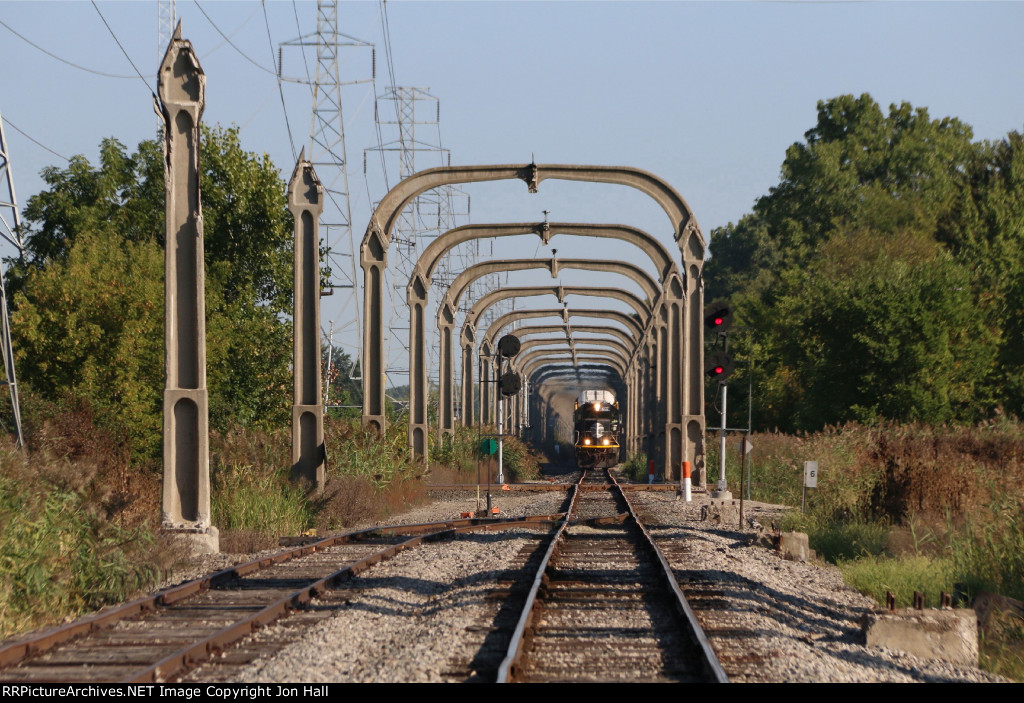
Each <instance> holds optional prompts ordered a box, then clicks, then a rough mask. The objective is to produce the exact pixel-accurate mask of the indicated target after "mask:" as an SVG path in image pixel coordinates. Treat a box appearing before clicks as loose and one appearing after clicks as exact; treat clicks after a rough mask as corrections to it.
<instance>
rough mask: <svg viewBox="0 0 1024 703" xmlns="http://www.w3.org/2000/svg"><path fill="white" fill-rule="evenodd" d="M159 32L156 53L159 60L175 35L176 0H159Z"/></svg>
mask: <svg viewBox="0 0 1024 703" xmlns="http://www.w3.org/2000/svg"><path fill="white" fill-rule="evenodd" d="M156 13H157V34H156V55H157V60H159V59H162V58H163V56H164V52H166V51H167V46H168V45H169V44H170V43H171V37H172V36H173V35H174V23H175V19H176V12H175V7H174V0H157V8H156Z"/></svg>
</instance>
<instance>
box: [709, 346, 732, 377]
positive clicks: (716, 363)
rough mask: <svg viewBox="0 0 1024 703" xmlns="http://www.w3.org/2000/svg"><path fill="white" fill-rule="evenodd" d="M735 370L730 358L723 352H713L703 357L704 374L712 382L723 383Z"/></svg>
mask: <svg viewBox="0 0 1024 703" xmlns="http://www.w3.org/2000/svg"><path fill="white" fill-rule="evenodd" d="M735 368H736V364H735V362H733V360H732V357H730V356H729V355H728V354H726V353H725V352H722V351H714V352H711V353H710V354H706V355H705V356H704V374H705V375H706V376H707V377H708V378H710V379H711V380H713V381H724V380H725V379H727V378H728V377H729V375H730V374H732V372H733V370H735Z"/></svg>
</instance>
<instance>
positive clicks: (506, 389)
mask: <svg viewBox="0 0 1024 703" xmlns="http://www.w3.org/2000/svg"><path fill="white" fill-rule="evenodd" d="M521 387H522V382H521V381H520V380H519V374H517V373H516V372H515V371H508V372H506V373H503V374H502V375H501V378H499V379H498V390H499V391H500V392H501V394H502V395H515V394H516V393H518V392H519V389H520V388H521Z"/></svg>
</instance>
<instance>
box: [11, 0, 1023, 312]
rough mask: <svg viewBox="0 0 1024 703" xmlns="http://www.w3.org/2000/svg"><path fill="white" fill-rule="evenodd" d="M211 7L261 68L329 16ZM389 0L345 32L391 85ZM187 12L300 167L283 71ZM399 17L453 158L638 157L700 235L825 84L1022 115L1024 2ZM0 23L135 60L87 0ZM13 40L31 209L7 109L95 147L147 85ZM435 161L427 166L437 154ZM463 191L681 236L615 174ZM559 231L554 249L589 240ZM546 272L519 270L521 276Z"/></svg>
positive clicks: (519, 216) (491, 211) (213, 70)
mask: <svg viewBox="0 0 1024 703" xmlns="http://www.w3.org/2000/svg"><path fill="white" fill-rule="evenodd" d="M200 4H201V6H202V9H204V10H206V12H207V13H208V14H209V15H210V17H211V18H212V20H213V22H214V23H216V25H217V27H219V28H220V30H221V31H223V32H224V33H225V34H228V35H229V36H231V39H232V42H233V43H234V44H235V45H236V46H237V47H238V49H240V50H241V51H242V52H244V53H245V54H246V55H248V56H249V57H250V58H252V59H254V60H255V61H256V62H257V63H259V64H260V65H262V66H263V67H265V68H270V67H271V66H272V63H273V61H274V60H275V59H276V54H277V44H278V42H281V41H285V40H288V39H292V38H294V37H296V36H297V35H299V34H300V33H302V34H304V33H307V32H310V31H312V30H313V29H314V28H315V15H316V9H315V3H314V2H309V1H303V2H295V3H292V2H284V1H280V2H268V3H267V4H266V13H267V18H268V20H269V30H270V35H271V37H270V39H269V40H268V36H267V32H268V28H267V24H265V21H264V11H263V8H262V6H261V4H260V3H258V2H241V1H240V2H214V1H213V0H206V1H205V2H201V3H200ZM99 8H100V10H101V11H102V13H103V15H104V16H105V17H106V19H107V21H108V22H109V23H110V25H111V27H112V28H113V30H114V32H115V33H116V34H117V37H118V38H119V39H120V40H121V42H122V43H123V44H124V47H125V50H126V51H127V52H128V54H129V55H130V56H131V58H132V60H134V61H135V63H136V64H137V65H138V66H139V68H140V69H141V70H142V72H143V73H144V74H146V75H147V76H151V75H152V74H153V73H155V69H156V66H157V64H158V61H159V55H158V47H157V5H156V3H155V2H101V3H99ZM380 10H381V7H380V5H379V3H377V2H343V3H342V4H341V9H340V25H341V27H340V28H341V31H343V32H346V33H348V34H351V35H353V36H356V37H358V38H360V39H364V40H366V41H368V42H372V43H374V44H376V45H377V47H378V55H377V60H378V76H377V80H378V91H379V92H383V89H384V87H385V86H386V85H387V83H388V78H387V74H386V72H385V71H384V66H385V59H384V41H383V38H382V29H381V27H382V24H381V20H380ZM177 13H178V16H179V17H180V18H181V19H182V22H183V34H184V36H185V37H186V38H188V39H190V40H191V41H192V42H193V44H194V46H195V48H196V50H197V52H198V54H199V57H200V60H201V62H202V65H203V68H204V70H205V72H206V74H207V108H206V113H205V116H204V119H205V120H206V121H208V122H213V123H216V122H219V123H221V124H225V125H227V124H231V123H235V124H238V125H240V126H241V127H242V138H243V144H244V145H245V147H246V148H247V149H250V150H253V151H259V152H263V151H266V152H268V153H269V154H270V155H271V157H272V158H273V159H274V161H275V163H276V164H277V165H278V166H279V167H280V168H281V170H282V171H283V172H284V173H285V175H287V174H288V173H290V171H291V167H292V165H293V157H292V151H291V145H290V144H289V136H288V132H287V130H286V128H285V122H284V116H283V111H282V106H281V100H280V98H279V95H278V88H277V83H276V80H275V78H274V77H273V76H272V75H270V74H268V73H266V72H264V71H263V70H260V69H259V68H257V67H255V66H253V65H252V64H251V63H250V62H249V61H248V60H247V59H246V58H243V57H242V56H241V55H240V54H239V53H238V52H237V51H236V50H235V49H234V48H232V47H231V46H229V45H227V44H226V43H225V42H224V40H223V38H222V37H221V36H220V34H218V32H217V31H216V30H215V29H214V27H213V26H211V23H210V21H208V20H207V19H206V17H204V16H203V14H202V13H201V12H200V10H199V8H198V7H197V5H196V4H195V3H193V2H189V1H186V0H178V3H177ZM387 15H388V19H389V25H390V38H391V49H392V55H393V61H394V63H393V65H394V74H395V81H396V83H397V84H399V85H403V86H417V87H422V88H427V89H429V90H430V92H431V93H432V94H433V95H434V96H436V97H438V98H439V99H440V101H441V139H442V140H443V144H444V146H445V147H446V148H449V149H451V154H452V163H454V164H482V163H518V162H528V161H529V160H530V159H531V156H534V157H535V158H536V160H537V162H538V163H545V162H546V163H592V164H623V165H631V166H636V167H640V168H643V169H646V170H649V171H653V172H654V173H656V174H658V175H660V176H662V177H663V178H665V179H666V180H667V181H669V182H670V183H672V184H673V185H674V186H675V188H676V189H677V190H679V192H680V193H682V195H683V196H684V197H685V198H686V199H687V201H688V202H689V204H690V206H691V207H692V208H693V210H694V211H695V212H696V215H697V218H698V221H699V222H700V223H701V225H702V227H703V229H704V231H705V233H706V234H709V233H710V232H711V230H712V229H713V228H714V227H717V226H721V225H724V224H726V223H727V222H730V221H735V220H737V219H738V218H739V217H741V216H742V215H743V214H744V213H746V212H748V211H749V210H750V208H751V206H752V204H753V202H754V200H755V199H756V198H757V197H758V196H759V195H762V194H764V193H766V192H767V190H768V189H769V188H770V187H771V186H772V185H774V184H775V183H776V182H777V180H778V173H779V166H780V164H781V162H782V159H783V156H784V152H785V149H786V148H787V147H788V146H789V145H790V144H792V143H793V142H795V141H798V140H801V139H802V137H803V133H804V132H805V131H806V130H808V129H809V128H810V127H812V126H813V124H814V122H815V105H816V102H817V101H818V100H821V99H827V98H830V97H834V96H836V95H840V94H843V93H853V94H860V93H863V92H868V93H870V94H871V95H872V96H873V97H874V98H875V99H876V100H877V101H878V102H879V103H881V104H882V105H883V107H886V106H887V105H888V104H890V103H893V102H900V101H908V102H910V103H911V104H913V105H914V106H924V107H927V108H928V109H929V112H930V114H931V115H932V116H933V117H943V116H955V117H958V118H960V119H961V120H963V121H965V122H967V123H968V124H970V125H972V127H973V128H974V134H975V138H978V139H999V138H1001V137H1002V136H1004V135H1005V134H1006V133H1007V132H1008V131H1011V130H1018V131H1020V130H1021V129H1022V127H1024V90H1021V86H1024V41H1022V37H1024V3H1020V2H991V3H987V2H939V3H927V2H878V3H870V2H863V3H862V2H849V3H833V2H814V3H810V2H808V3H803V2H781V3H772V2H765V3H747V2H717V3H703V2H396V1H394V0H392V2H390V3H388V5H387ZM0 20H2V21H3V22H5V23H6V24H8V25H9V26H10V27H11V28H12V29H14V30H16V31H17V32H19V33H21V34H23V35H24V36H25V37H27V38H28V39H30V40H31V41H33V42H35V43H37V44H39V45H40V46H42V47H43V48H45V49H46V50H48V51H50V52H53V53H54V54H57V55H58V56H60V57H61V58H63V59H66V60H67V61H70V62H73V63H76V64H80V65H81V66H84V67H87V68H90V69H93V70H96V71H102V72H107V73H115V74H121V75H130V74H133V70H132V68H131V66H130V65H129V63H128V61H127V60H126V59H125V57H124V55H123V54H122V53H121V51H120V49H119V48H118V47H117V45H116V44H115V42H114V40H113V39H112V38H111V36H110V34H109V32H108V31H107V29H106V27H105V26H104V25H103V22H102V20H101V19H100V17H99V15H98V14H97V12H96V10H95V9H94V8H93V6H92V5H91V4H90V3H88V2H0ZM297 23H298V26H297ZM300 30H301V31H300ZM0 37H2V40H0V61H2V65H3V67H4V70H3V81H2V86H3V90H2V91H0V112H2V114H3V117H4V119H5V121H6V122H7V123H8V129H7V138H8V142H9V149H10V153H11V160H12V164H13V167H14V171H15V174H14V175H15V183H16V186H17V189H18V198H19V200H20V201H21V203H22V204H23V205H24V203H25V202H26V201H27V199H28V197H29V196H31V195H32V194H33V193H34V192H37V191H38V190H39V189H40V188H41V187H42V183H41V181H40V180H39V178H38V173H39V171H40V170H41V169H42V168H43V167H44V166H46V165H50V164H60V163H61V162H60V160H59V159H58V158H57V157H55V156H53V155H52V154H50V153H48V152H47V151H44V150H43V149H41V148H40V147H38V146H36V145H34V144H32V143H31V142H29V141H28V140H26V139H25V138H23V137H22V135H20V134H19V133H18V132H16V131H15V130H14V129H12V128H11V127H10V125H11V124H13V125H16V126H17V127H19V128H21V129H22V130H24V131H25V132H27V133H28V134H30V135H31V136H32V137H33V138H35V139H36V140H38V141H40V142H42V143H43V144H45V145H47V146H48V147H50V148H51V149H53V150H54V151H56V152H58V153H60V154H63V155H65V156H70V155H71V154H79V153H81V154H85V155H86V156H87V157H89V158H90V159H91V160H94V159H95V156H96V153H97V145H98V144H99V142H100V140H101V139H102V138H104V137H107V136H115V137H117V138H118V139H120V140H121V141H122V142H124V143H125V144H126V145H128V146H129V147H134V146H135V145H136V144H137V143H138V141H140V140H141V139H145V138H151V137H152V136H153V135H154V132H155V127H156V118H155V116H154V113H153V110H152V106H151V99H150V96H149V88H148V87H147V86H146V85H144V84H143V81H142V80H140V79H139V78H138V77H133V78H131V77H130V78H107V77H103V76H98V75H95V74H92V73H87V72H85V71H82V70H79V69H76V68H73V67H70V66H68V65H66V64H64V63H61V62H59V61H57V60H55V59H53V58H50V57H49V56H47V55H45V54H44V53H42V52H40V51H39V50H37V49H35V48H33V47H32V46H30V45H29V44H27V43H25V42H24V41H23V40H22V39H20V38H18V37H16V36H15V35H13V34H12V33H11V32H10V31H8V29H6V28H4V27H0ZM344 57H345V68H344V70H345V71H346V72H347V76H343V79H346V78H348V79H363V78H367V77H368V75H369V68H370V65H369V64H370V60H369V55H368V52H360V51H358V50H351V51H349V52H347V53H346V54H344ZM285 73H286V74H291V75H299V74H303V73H304V69H303V68H302V59H301V56H300V55H299V54H298V53H288V52H287V51H286V53H285ZM148 83H149V85H150V86H152V85H153V81H152V79H149V80H148ZM285 97H286V100H287V103H288V105H289V107H288V114H289V118H290V121H291V127H292V130H293V133H294V140H295V142H296V145H297V146H301V144H302V143H303V142H305V141H306V139H307V138H308V130H309V119H310V118H309V110H310V98H309V92H308V88H305V87H303V86H294V85H293V86H287V88H286V92H285ZM343 100H344V103H345V116H346V121H347V122H348V125H347V127H346V129H347V130H348V136H349V145H348V149H349V161H350V179H351V183H352V186H351V191H352V199H353V225H354V230H355V232H356V237H357V240H358V238H359V237H360V236H361V234H362V231H363V230H364V228H365V226H366V222H367V219H368V215H369V207H368V203H369V201H370V200H377V199H379V198H380V197H381V195H382V192H381V190H382V188H381V187H380V185H379V183H378V181H379V174H377V173H376V172H374V169H373V166H372V164H371V168H370V171H371V174H370V176H369V177H368V178H366V179H364V178H363V168H362V154H363V149H364V148H366V147H370V146H372V145H373V144H374V143H375V136H374V134H373V130H372V126H373V92H372V89H370V88H368V87H367V86H365V85H363V86H354V87H352V88H349V89H346V91H345V93H344V96H343ZM386 138H387V137H386ZM430 138H431V139H435V137H433V136H431V137H430ZM419 158H420V157H418V159H419ZM422 159H423V160H418V161H417V166H418V167H421V168H425V167H429V166H433V165H437V164H436V163H434V162H427V161H426V160H425V159H426V157H425V156H423V157H422ZM392 181H393V178H392ZM368 190H369V193H368V192H367V191H368ZM467 191H468V192H469V193H470V194H471V196H472V220H473V221H474V222H477V223H482V222H489V221H525V220H536V219H539V218H540V217H541V215H540V212H541V211H542V210H544V209H548V210H551V211H552V214H551V218H552V220H556V221H559V220H560V221H597V222H625V223H629V224H634V225H636V226H640V227H642V228H644V229H647V230H648V231H650V232H652V233H654V234H657V235H659V236H661V237H663V238H664V239H665V241H666V242H670V239H669V237H670V232H669V231H668V228H667V220H665V218H664V217H663V216H662V215H661V214H660V212H659V211H658V210H657V208H655V207H653V206H652V205H650V204H649V203H647V202H645V200H644V198H643V197H640V196H634V195H632V194H629V193H623V192H621V191H622V189H615V188H612V187H609V186H588V185H581V184H561V185H560V184H557V183H552V182H550V181H549V182H545V183H543V184H542V185H541V193H540V194H538V195H527V193H526V188H525V187H524V186H523V184H522V183H518V182H516V183H504V184H490V185H481V186H473V187H469V188H467ZM563 239H564V238H563ZM555 242H556V246H558V247H559V256H560V257H561V256H563V255H564V256H576V255H584V254H585V253H586V249H585V248H584V249H583V250H576V251H573V248H572V246H571V245H570V244H569V243H567V242H559V240H558V239H556V240H555ZM537 244H539V242H537V240H535V239H534V240H531V241H530V243H529V244H528V245H524V244H523V243H522V242H519V243H518V244H516V245H514V246H512V247H511V248H504V249H502V248H496V250H495V252H496V254H500V255H505V256H532V255H533V254H534V251H535V250H537V251H538V252H542V251H544V250H541V249H540V248H539V247H537ZM711 249H712V254H713V251H714V242H713V241H712V242H711ZM563 252H564V253H563ZM591 253H592V252H591ZM535 280H537V279H536V276H533V277H531V276H530V275H528V274H523V278H522V279H516V280H514V281H511V283H513V284H522V283H523V282H524V281H526V282H530V281H535ZM565 282H566V283H570V282H572V281H571V279H569V278H566V279H565ZM591 283H592V282H591ZM548 304H550V301H549V302H547V303H545V305H548Z"/></svg>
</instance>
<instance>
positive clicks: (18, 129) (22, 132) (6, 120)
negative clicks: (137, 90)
mask: <svg viewBox="0 0 1024 703" xmlns="http://www.w3.org/2000/svg"><path fill="white" fill-rule="evenodd" d="M134 77H135V76H132V78H134ZM4 124H5V125H7V126H8V127H10V128H12V129H13V130H14V131H15V132H17V133H18V134H20V135H21V136H23V137H25V139H28V140H29V141H30V142H32V143H33V144H35V145H36V146H38V147H41V148H43V149H46V150H47V151H48V152H50V153H51V154H53V155H54V156H56V157H57V158H60V159H64V160H65V161H71V159H69V158H68V157H66V156H64V155H63V154H58V153H57V152H56V151H54V150H53V149H51V148H50V147H48V146H46V145H45V144H43V143H42V142H41V141H39V140H38V139H36V138H34V137H33V136H32V135H30V134H28V133H27V132H25V130H23V129H21V127H19V126H18V125H16V124H14V123H13V122H11V120H10V118H9V117H7V115H4Z"/></svg>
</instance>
